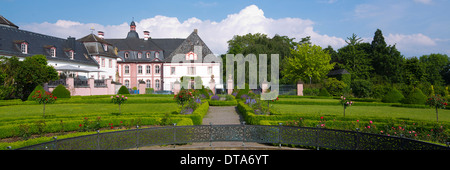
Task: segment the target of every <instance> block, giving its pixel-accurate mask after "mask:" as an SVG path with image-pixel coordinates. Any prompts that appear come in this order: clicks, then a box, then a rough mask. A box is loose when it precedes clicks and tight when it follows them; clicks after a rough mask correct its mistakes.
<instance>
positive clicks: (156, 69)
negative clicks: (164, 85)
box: [155, 65, 159, 74]
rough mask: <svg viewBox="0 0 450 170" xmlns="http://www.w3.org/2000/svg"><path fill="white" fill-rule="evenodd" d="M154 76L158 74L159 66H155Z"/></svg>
mask: <svg viewBox="0 0 450 170" xmlns="http://www.w3.org/2000/svg"><path fill="white" fill-rule="evenodd" d="M155 74H159V65H157V66H155Z"/></svg>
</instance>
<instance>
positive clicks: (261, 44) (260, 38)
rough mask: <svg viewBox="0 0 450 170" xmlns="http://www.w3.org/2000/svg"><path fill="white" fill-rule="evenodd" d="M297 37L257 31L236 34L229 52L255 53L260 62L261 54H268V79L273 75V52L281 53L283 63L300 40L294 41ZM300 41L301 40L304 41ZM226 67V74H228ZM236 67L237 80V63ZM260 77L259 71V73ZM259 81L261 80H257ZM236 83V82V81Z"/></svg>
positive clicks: (246, 80)
mask: <svg viewBox="0 0 450 170" xmlns="http://www.w3.org/2000/svg"><path fill="white" fill-rule="evenodd" d="M294 39H295V38H289V37H287V36H280V35H275V36H273V37H272V38H270V37H268V36H267V35H266V34H261V33H256V34H251V33H249V34H246V35H235V36H234V37H233V39H231V40H229V41H228V51H227V54H243V55H244V56H247V55H248V54H255V55H256V57H257V60H258V63H259V58H258V56H259V54H267V65H268V68H267V77H268V80H269V79H270V77H271V73H270V66H271V60H270V55H271V54H279V57H280V59H279V62H280V63H282V61H283V60H284V58H285V57H286V56H290V55H291V51H290V49H291V48H294V47H295V46H296V45H297V44H299V43H298V42H295V41H294ZM302 41H305V42H308V41H309V38H305V39H302ZM302 41H300V42H302ZM222 61H223V62H222V63H226V57H225V55H222ZM248 68H249V67H248V63H246V69H245V73H246V75H248ZM225 69H226V68H225V67H224V72H223V73H224V74H226V71H225ZM234 69H235V74H234V75H235V77H234V79H235V80H236V75H237V74H236V69H237V67H236V65H235V67H234ZM223 77H224V82H226V78H227V77H228V75H223ZM282 77H283V75H282V74H281V75H280V80H283V78H282ZM258 78H259V73H258ZM257 81H258V82H259V80H257ZM245 82H246V83H248V76H246V77H245ZM235 83H236V82H235Z"/></svg>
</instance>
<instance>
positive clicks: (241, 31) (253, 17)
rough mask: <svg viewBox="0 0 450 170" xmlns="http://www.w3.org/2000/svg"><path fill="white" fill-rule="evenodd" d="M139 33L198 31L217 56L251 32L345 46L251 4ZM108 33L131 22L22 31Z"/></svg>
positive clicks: (122, 30) (308, 24) (152, 25)
mask: <svg viewBox="0 0 450 170" xmlns="http://www.w3.org/2000/svg"><path fill="white" fill-rule="evenodd" d="M135 22H136V25H137V30H138V33H139V34H140V36H141V37H143V33H142V32H143V31H146V30H147V31H150V36H151V37H152V38H186V37H187V36H188V35H189V34H190V33H191V32H192V31H193V30H194V29H198V31H199V35H200V37H201V38H202V39H203V41H205V43H206V44H207V45H208V46H209V48H210V49H211V50H212V51H213V52H214V53H216V54H223V53H226V51H227V49H228V44H227V41H228V40H230V39H232V38H233V36H234V35H245V34H247V33H253V34H254V33H264V34H267V35H268V36H269V37H272V36H274V35H275V34H278V35H286V36H289V37H291V38H296V39H295V40H296V41H299V40H301V38H303V37H306V36H311V41H312V42H313V43H314V44H317V45H320V46H322V47H324V48H325V47H326V46H328V45H331V46H333V48H335V49H337V48H340V47H342V46H344V45H345V41H344V39H342V38H339V37H335V36H329V35H323V34H320V33H318V32H316V31H314V22H313V21H311V20H308V19H301V18H280V19H272V18H267V17H265V16H264V11H263V10H262V9H260V8H258V7H257V6H256V5H250V6H247V7H246V8H244V9H242V10H241V11H239V12H238V13H234V14H229V15H228V16H227V17H226V18H225V19H223V20H221V21H219V22H216V21H210V20H200V19H198V18H195V17H193V18H189V19H187V20H185V21H179V20H178V18H176V17H167V16H161V15H157V16H154V17H152V18H146V19H142V20H140V21H135ZM92 27H93V28H94V29H95V31H103V32H105V38H125V37H126V35H127V32H128V31H129V23H127V22H124V23H122V24H120V25H106V26H105V25H100V24H96V23H80V22H76V21H67V20H58V21H57V22H56V23H48V22H44V23H34V24H29V25H23V26H21V29H25V30H30V31H33V32H39V33H43V34H47V35H53V36H56V37H62V38H67V37H69V36H72V37H76V38H81V37H84V36H86V35H87V34H89V33H90V32H91V30H90V29H91V28H92Z"/></svg>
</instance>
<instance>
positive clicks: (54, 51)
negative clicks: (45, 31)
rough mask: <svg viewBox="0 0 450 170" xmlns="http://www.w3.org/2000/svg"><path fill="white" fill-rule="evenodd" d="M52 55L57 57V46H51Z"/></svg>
mask: <svg viewBox="0 0 450 170" xmlns="http://www.w3.org/2000/svg"><path fill="white" fill-rule="evenodd" d="M50 56H51V57H56V48H55V47H51V48H50Z"/></svg>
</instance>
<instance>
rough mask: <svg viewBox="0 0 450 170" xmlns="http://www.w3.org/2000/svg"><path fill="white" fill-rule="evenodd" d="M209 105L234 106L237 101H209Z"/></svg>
mask: <svg viewBox="0 0 450 170" xmlns="http://www.w3.org/2000/svg"><path fill="white" fill-rule="evenodd" d="M209 105H210V106H236V105H237V101H236V100H230V101H222V100H210V101H209Z"/></svg>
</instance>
